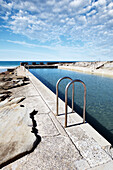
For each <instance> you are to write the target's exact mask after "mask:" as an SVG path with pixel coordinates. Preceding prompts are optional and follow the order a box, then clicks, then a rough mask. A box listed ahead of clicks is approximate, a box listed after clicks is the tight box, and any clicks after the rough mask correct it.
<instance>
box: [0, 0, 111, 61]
mask: <svg viewBox="0 0 113 170" xmlns="http://www.w3.org/2000/svg"><path fill="white" fill-rule="evenodd" d="M0 60H1V61H2V60H3V61H4V60H40V61H43V60H47V61H51V60H52V61H59V60H60V61H67V60H68V61H86V60H87V61H94V60H101V61H103V60H104V61H105V60H113V0H32V1H31V0H0Z"/></svg>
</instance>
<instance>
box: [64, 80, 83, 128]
mask: <svg viewBox="0 0 113 170" xmlns="http://www.w3.org/2000/svg"><path fill="white" fill-rule="evenodd" d="M74 82H80V83H82V84H83V86H84V107H83V123H85V108H86V85H85V83H84V82H83V81H81V80H78V79H76V80H72V81H71V82H69V83H68V84H67V86H66V88H65V128H66V127H67V98H68V97H67V94H68V88H69V86H70V85H71V84H74Z"/></svg>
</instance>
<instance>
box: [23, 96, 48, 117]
mask: <svg viewBox="0 0 113 170" xmlns="http://www.w3.org/2000/svg"><path fill="white" fill-rule="evenodd" d="M22 104H23V105H25V106H26V108H27V113H30V112H32V111H33V110H35V111H38V114H41V113H49V112H50V110H49V108H48V107H47V105H46V104H45V102H44V101H43V99H42V98H41V96H33V97H27V98H26V99H25V100H24V101H23V102H22Z"/></svg>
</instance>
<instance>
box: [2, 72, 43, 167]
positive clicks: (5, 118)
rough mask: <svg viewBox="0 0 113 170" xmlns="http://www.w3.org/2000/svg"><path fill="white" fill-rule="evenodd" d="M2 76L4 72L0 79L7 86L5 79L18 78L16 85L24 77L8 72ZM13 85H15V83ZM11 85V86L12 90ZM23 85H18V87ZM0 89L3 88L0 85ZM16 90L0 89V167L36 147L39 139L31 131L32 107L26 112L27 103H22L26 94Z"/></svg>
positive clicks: (8, 85) (8, 86)
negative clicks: (14, 75) (18, 93)
mask: <svg viewBox="0 0 113 170" xmlns="http://www.w3.org/2000/svg"><path fill="white" fill-rule="evenodd" d="M2 76H4V74H3V75H2V74H1V76H0V78H1V81H5V84H4V86H5V85H6V84H7V85H6V87H7V88H10V83H7V79H8V81H9V79H11V80H12V78H15V79H16V80H17V79H19V80H17V81H16V85H17V82H20V80H21V79H25V77H24V78H23V77H22V76H21V77H17V78H16V77H12V75H11V78H10V74H9V73H8V72H7V74H6V75H5V76H4V77H2ZM13 83H14V82H13ZM13 85H14V86H13V87H15V84H13ZM22 85H23V83H22ZM13 87H11V88H12V91H13ZM23 87H24V86H22V87H20V85H19V88H20V89H21V88H23ZM1 89H3V88H2V86H1ZM4 89H5V88H4ZM16 90H17V88H15V89H14V92H11V91H7V90H0V93H1V96H0V97H1V100H2V101H1V102H0V168H1V167H2V166H4V165H6V164H8V163H9V162H11V161H12V160H16V159H17V158H19V157H22V156H23V155H25V154H26V153H29V152H30V151H31V150H33V149H34V147H36V145H37V144H38V143H39V140H40V139H38V135H37V134H36V133H35V134H34V133H33V132H32V131H33V128H34V127H33V125H34V124H33V119H31V118H30V113H31V112H33V109H32V110H31V112H27V104H26V103H22V101H24V100H25V98H26V96H25V95H22V91H21V95H17V94H16ZM26 90H27V88H26ZM17 91H18V90H17ZM8 94H10V95H8ZM13 94H16V95H13ZM2 95H6V96H2ZM35 128H36V127H35Z"/></svg>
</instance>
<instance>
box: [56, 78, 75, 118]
mask: <svg viewBox="0 0 113 170" xmlns="http://www.w3.org/2000/svg"><path fill="white" fill-rule="evenodd" d="M63 79H69V80H71V81H72V78H70V77H62V78H60V79H59V80H58V81H57V84H56V115H57V116H58V85H59V83H60V82H61V81H62V80H63ZM73 109H74V84H73V91H72V112H73Z"/></svg>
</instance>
